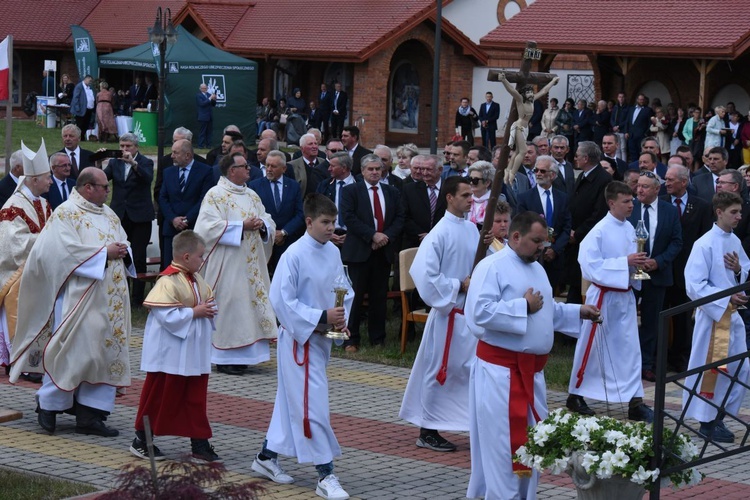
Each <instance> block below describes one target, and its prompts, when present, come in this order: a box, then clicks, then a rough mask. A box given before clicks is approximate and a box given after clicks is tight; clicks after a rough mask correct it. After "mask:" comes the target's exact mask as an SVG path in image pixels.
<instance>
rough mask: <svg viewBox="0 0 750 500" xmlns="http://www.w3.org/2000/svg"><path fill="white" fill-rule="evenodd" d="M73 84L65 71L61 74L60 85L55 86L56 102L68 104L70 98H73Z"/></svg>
mask: <svg viewBox="0 0 750 500" xmlns="http://www.w3.org/2000/svg"><path fill="white" fill-rule="evenodd" d="M75 87H76V86H75V84H74V83H73V82H71V81H70V79H69V78H68V74H67V73H63V74H62V78H60V86H59V87H58V88H57V104H67V105H68V106H70V100H71V99H72V98H73V90H74V89H75Z"/></svg>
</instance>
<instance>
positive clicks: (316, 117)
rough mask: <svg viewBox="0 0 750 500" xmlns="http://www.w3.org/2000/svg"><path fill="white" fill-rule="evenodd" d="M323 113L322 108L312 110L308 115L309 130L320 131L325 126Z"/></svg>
mask: <svg viewBox="0 0 750 500" xmlns="http://www.w3.org/2000/svg"><path fill="white" fill-rule="evenodd" d="M323 119H324V117H323V111H321V110H320V108H315V109H311V110H310V112H309V113H308V114H307V128H316V129H318V130H320V127H321V125H323Z"/></svg>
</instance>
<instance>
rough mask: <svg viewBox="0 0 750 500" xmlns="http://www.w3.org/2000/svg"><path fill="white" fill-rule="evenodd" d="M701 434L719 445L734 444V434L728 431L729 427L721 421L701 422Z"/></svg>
mask: <svg viewBox="0 0 750 500" xmlns="http://www.w3.org/2000/svg"><path fill="white" fill-rule="evenodd" d="M700 433H701V434H702V435H704V436H705V437H706V438H708V439H710V440H711V441H715V442H717V443H734V434H733V433H732V431H730V430H729V429H727V426H726V425H724V422H723V421H721V420H712V421H711V422H701V429H700Z"/></svg>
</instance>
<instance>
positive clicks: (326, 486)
mask: <svg viewBox="0 0 750 500" xmlns="http://www.w3.org/2000/svg"><path fill="white" fill-rule="evenodd" d="M315 494H316V495H318V496H319V497H323V498H328V499H329V500H345V499H347V498H349V493H347V492H346V491H344V488H342V487H341V485H340V484H339V478H337V477H336V476H334V475H333V474H328V475H327V476H326V477H324V478H323V479H320V480H318V487H317V488H315Z"/></svg>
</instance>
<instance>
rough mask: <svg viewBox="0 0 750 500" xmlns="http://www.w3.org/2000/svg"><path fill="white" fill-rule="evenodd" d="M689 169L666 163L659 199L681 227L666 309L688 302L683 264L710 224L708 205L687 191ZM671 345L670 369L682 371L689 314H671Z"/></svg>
mask: <svg viewBox="0 0 750 500" xmlns="http://www.w3.org/2000/svg"><path fill="white" fill-rule="evenodd" d="M689 183H690V170H688V169H687V168H686V167H684V166H680V165H675V166H670V167H669V170H667V176H666V180H665V183H664V184H665V186H666V188H667V195H665V196H662V197H661V199H662V200H664V201H666V202H668V203H670V204H671V205H672V206H673V207H675V210H676V211H677V216H678V218H679V220H680V226H681V228H682V248H681V249H680V252H679V253H678V254H677V256H676V257H675V259H674V261H673V262H672V277H673V282H672V286H671V287H668V288H667V291H668V292H669V293H668V294H666V298H665V300H664V308H665V309H669V308H672V307H676V306H679V305H682V304H684V303H686V302H689V301H690V299H689V298H688V296H687V292H686V291H685V264H686V263H687V260H688V257H689V256H690V252H691V251H692V249H693V244H694V243H695V242H696V240H697V239H698V238H700V237H701V236H703V235H704V234H705V233H706V232H707V231H709V230H710V229H711V226H712V225H713V215H712V210H711V205H710V204H709V203H708V202H707V201H706V200H703V199H701V198H699V197H698V196H696V195H694V194H691V193H690V192H689V191H688V185H689ZM672 327H673V335H672V345H671V346H670V347H669V350H668V354H667V364H668V366H669V368H670V369H672V370H674V371H677V372H683V371H685V370H687V366H688V360H689V359H690V350H691V347H692V344H693V326H692V319H691V315H690V314H689V313H687V312H684V313H681V314H677V315H675V316H672Z"/></svg>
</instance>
